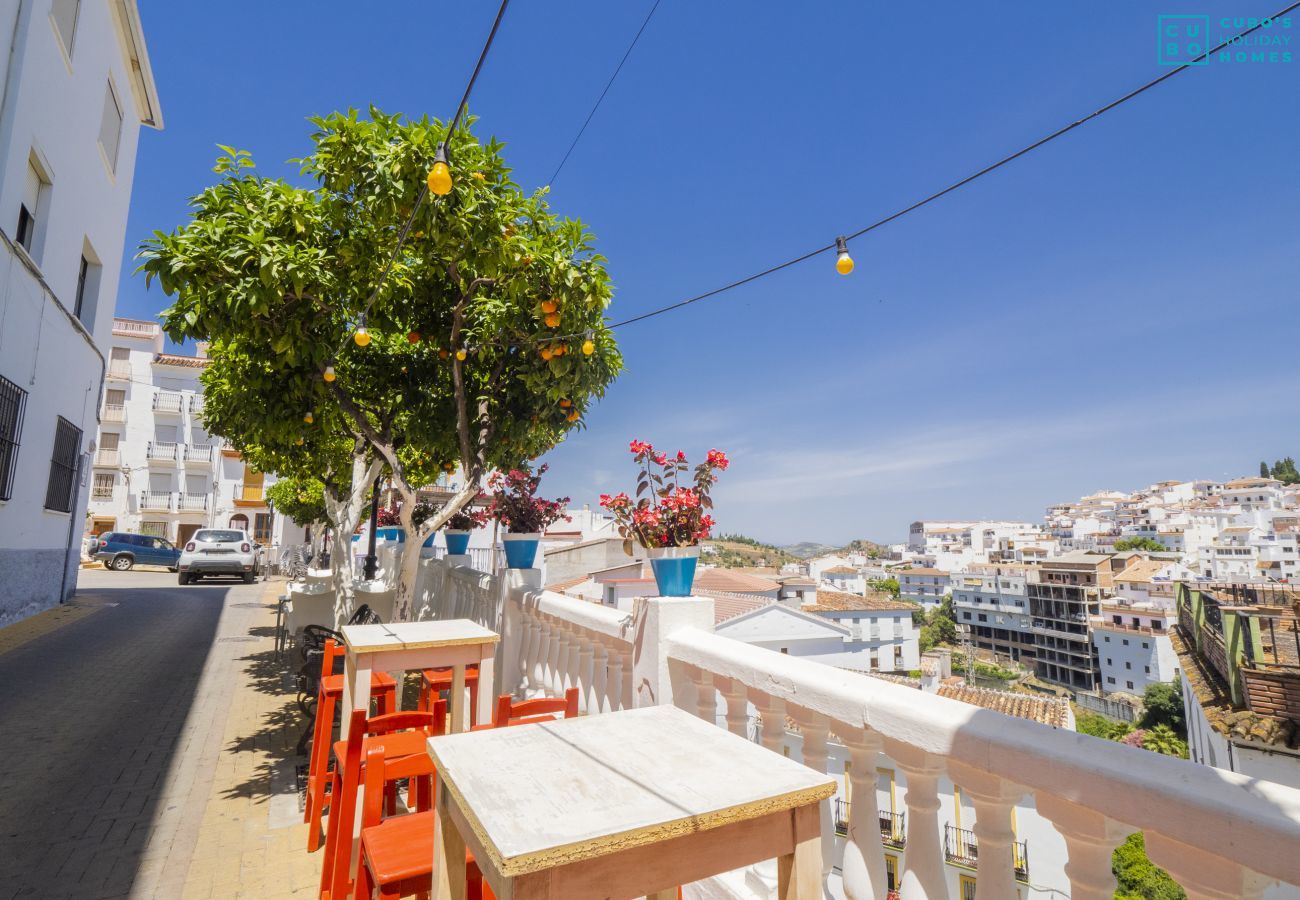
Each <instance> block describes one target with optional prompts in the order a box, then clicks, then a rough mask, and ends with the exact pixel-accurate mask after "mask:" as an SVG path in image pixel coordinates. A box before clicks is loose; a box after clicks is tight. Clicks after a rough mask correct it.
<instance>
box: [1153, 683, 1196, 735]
mask: <svg viewBox="0 0 1300 900" xmlns="http://www.w3.org/2000/svg"><path fill="white" fill-rule="evenodd" d="M1142 702H1143V704H1144V705H1145V706H1146V712H1145V713H1144V714H1143V716H1142V727H1143V728H1157V727H1159V726H1161V725H1163V726H1165V727H1166V728H1169V729H1171V730H1172V731H1173V732H1174V733H1175V734H1176V735H1178V736H1180V737H1181V736H1185V735H1186V734H1187V723H1186V720H1185V718H1184V716H1185V711H1184V709H1183V690H1182V687H1181V684H1180V682H1178V681H1174V682H1172V683H1169V682H1163V681H1161V682H1157V683H1156V684H1149V685H1147V688H1146V690H1145V691H1143V692H1142Z"/></svg>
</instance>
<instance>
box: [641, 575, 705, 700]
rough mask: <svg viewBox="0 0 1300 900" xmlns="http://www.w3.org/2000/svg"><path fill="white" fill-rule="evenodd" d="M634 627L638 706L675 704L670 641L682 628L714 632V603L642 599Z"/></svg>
mask: <svg viewBox="0 0 1300 900" xmlns="http://www.w3.org/2000/svg"><path fill="white" fill-rule="evenodd" d="M632 628H633V636H632V646H633V654H632V697H633V703H634V705H636V706H657V705H660V704H665V703H672V702H673V678H672V675H671V674H670V672H669V668H670V667H669V664H668V638H669V636H670V635H671V634H672V633H673V632H674V631H678V630H679V629H682V628H698V629H700V630H702V631H713V601H712V600H710V599H707V598H704V597H638V598H636V600H635V601H633V607H632Z"/></svg>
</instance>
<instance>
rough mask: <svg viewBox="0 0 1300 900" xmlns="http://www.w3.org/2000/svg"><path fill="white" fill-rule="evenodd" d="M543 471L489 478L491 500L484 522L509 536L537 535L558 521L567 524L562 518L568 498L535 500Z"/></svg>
mask: <svg viewBox="0 0 1300 900" xmlns="http://www.w3.org/2000/svg"><path fill="white" fill-rule="evenodd" d="M547 468H548V466H545V465H543V466H541V467H540V468H538V470H537V471H536V472H531V471H529V470H528V468H527V467H526V466H525V467H523V468H519V469H511V470H510V471H508V472H506V473H505V474H504V475H503V474H501V473H500V472H493V473H492V474H491V475H489V476H488V487H489V488H490V489H491V498H492V500H491V502H490V503H489V504H488V507H487V510H486V512H487V516H488V518H492V519H496V520H497V521H498V522H500V523H501V524H502V525H504V526H505V529H506V531H508V532H510V533H512V534H540V533H541V532H543V531H545V530H546V528H547V526H549V525H552V524H554V523H555V522H559V521H560V520H561V519H563V520H564V521H565V522H568V521H571V519H570V517H569V516H566V515H565V514H564V505H565V504H566V503H568V502H569V498H568V497H561V498H560V499H558V500H543V499H542V498H541V497H538V496H537V488H538V486H539V485H540V484H541V481H542V475H543V474H544V473H545V472H546V470H547Z"/></svg>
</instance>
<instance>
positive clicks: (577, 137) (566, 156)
mask: <svg viewBox="0 0 1300 900" xmlns="http://www.w3.org/2000/svg"><path fill="white" fill-rule="evenodd" d="M660 2H661V0H655V2H654V4H653V5H652V6H651V7H650V12H648V13H646V17H645V21H643V22H642V23H641V27H640V28H638V29H637V31H636V34H635V35H633V37H632V43H630V44H628V45H627V50H626V51H625V52H624V53H623V58H622V59H620V60H619V61H618V65H617V66H615V67H614V74H613V75H611V76H609V81H607V82H605V89H604V90H603V91H601V92H600V96H599V97H597V98H596V105H595V106H593V107H592V108H591V112H589V113H587V118H586V120H585V121H584V122H583V123H582V127H581V128H579V129H578V133H577V135H575V136H574V138H573V143H571V144H569V149H568V150H566V151H564V158H563V159H561V160H560V164H559V165H558V166H556V167H555V172H554V174H552V175H551V180H550V181H548V182H547V184H548V185H549V186H551V187H554V186H555V179H557V178H559V177H560V170H561V169H563V168H564V164H565V163H567V162H568V161H569V156H570V155H571V154H572V153H573V148H574V147H577V146H578V141H580V140H582V135H583V134H584V133H585V132H586V130H587V126H588V125H590V124H591V120H592V118H593V117H594V116H595V115H596V110H598V109H600V104H601V103H603V102H604V100H605V95H606V94H608V93H609V89H610V88H611V87H613V86H614V79H616V78H618V73H619V72H622V71H623V64H624V63H625V62H627V58H628V57H629V56H631V55H632V50H633V48H635V47H636V42H637V41H639V40H641V34H642V33H643V32H644V31H645V27H646V26H647V25H649V24H650V20H651V19H653V18H654V14H655V10H657V9H658V8H659V3H660Z"/></svg>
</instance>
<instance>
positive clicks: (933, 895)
mask: <svg viewBox="0 0 1300 900" xmlns="http://www.w3.org/2000/svg"><path fill="white" fill-rule="evenodd" d="M885 755H886V756H888V757H890V758H891V759H893V760H894V761H895V762H896V763H898V767H899V768H900V769H902V770H903V774H904V775H905V776H907V853H906V855H905V857H904V864H903V880H902V885H901V888H900V891H899V892H900V893H901V894H902V895H903V896H904V897H906V898H908V900H917V898H922V900H942V898H945V897H947V896H948V879H947V874H946V872H945V871H944V863H943V846H942V844H941V843H940V841H939V775H940V773H941V772H942V766H941V762H942V760H941V758H940V757H937V756H934V755H932V754H930V753H926V752H925V751H924V750H919V749H917V748H916V747H913V746H911V745H910V744H904V743H902V742H900V741H895V740H889V739H886V740H885ZM1012 896H1015V894H1014V892H1013V893H1012Z"/></svg>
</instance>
